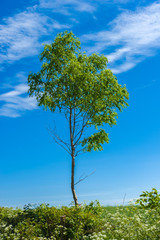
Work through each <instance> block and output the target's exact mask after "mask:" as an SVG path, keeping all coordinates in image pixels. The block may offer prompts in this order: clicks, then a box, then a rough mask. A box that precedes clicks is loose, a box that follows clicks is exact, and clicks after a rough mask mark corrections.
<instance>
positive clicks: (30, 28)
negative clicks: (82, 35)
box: [0, 6, 69, 64]
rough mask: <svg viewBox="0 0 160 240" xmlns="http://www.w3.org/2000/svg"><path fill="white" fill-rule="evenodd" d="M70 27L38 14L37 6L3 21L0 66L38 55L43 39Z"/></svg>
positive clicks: (0, 29) (0, 30)
mask: <svg viewBox="0 0 160 240" xmlns="http://www.w3.org/2000/svg"><path fill="white" fill-rule="evenodd" d="M68 27H69V26H68V25H65V24H60V23H59V22H57V21H55V20H54V19H51V18H50V17H48V16H45V15H43V14H40V13H38V10H37V7H36V6H35V7H33V8H28V9H27V10H26V11H24V12H21V13H19V14H16V15H14V16H13V17H8V18H5V19H3V24H1V25H0V64H2V63H4V62H7V63H8V62H10V63H11V62H14V61H16V60H20V59H22V58H24V57H28V56H33V55H35V54H37V53H38V50H39V48H40V47H41V46H42V41H44V38H43V40H42V37H44V36H46V35H49V34H51V32H53V31H54V30H57V29H58V30H59V29H63V28H65V29H66V28H68Z"/></svg>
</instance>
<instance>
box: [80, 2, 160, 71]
mask: <svg viewBox="0 0 160 240" xmlns="http://www.w3.org/2000/svg"><path fill="white" fill-rule="evenodd" d="M159 16H160V2H159V1H158V2H155V3H153V4H152V5H150V6H148V7H143V8H138V9H137V11H135V12H131V11H126V12H124V13H122V14H121V15H119V16H118V17H117V18H116V19H115V20H114V21H113V22H111V23H110V24H109V26H108V27H109V28H110V30H107V31H100V32H98V33H94V34H87V35H84V36H82V40H83V41H87V42H89V41H93V42H94V46H93V47H92V49H91V50H89V51H88V52H89V53H92V52H105V53H106V51H107V49H108V48H109V47H110V46H113V47H115V50H114V51H112V52H110V53H109V52H108V53H106V55H107V57H108V59H109V61H110V62H111V63H112V67H113V69H114V72H115V73H120V72H124V71H127V70H129V69H131V68H133V67H134V66H135V65H136V64H137V63H139V62H140V61H142V60H143V59H144V58H145V57H146V56H152V55H154V54H155V50H157V49H159V48H160V17H159ZM117 61H119V62H118V65H117Z"/></svg>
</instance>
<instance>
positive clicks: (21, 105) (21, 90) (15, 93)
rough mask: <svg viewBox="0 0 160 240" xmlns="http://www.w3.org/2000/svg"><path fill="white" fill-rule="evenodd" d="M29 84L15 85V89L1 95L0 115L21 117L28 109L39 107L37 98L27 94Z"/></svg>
mask: <svg viewBox="0 0 160 240" xmlns="http://www.w3.org/2000/svg"><path fill="white" fill-rule="evenodd" d="M27 91H28V86H27V85H26V84H19V85H17V86H15V87H14V90H12V91H9V92H6V93H4V94H1V95H0V102H1V104H2V107H1V108H0V116H6V117H13V118H14V117H19V116H21V114H22V113H23V112H24V111H26V110H33V109H36V108H37V102H36V99H35V98H33V97H28V96H26V93H27Z"/></svg>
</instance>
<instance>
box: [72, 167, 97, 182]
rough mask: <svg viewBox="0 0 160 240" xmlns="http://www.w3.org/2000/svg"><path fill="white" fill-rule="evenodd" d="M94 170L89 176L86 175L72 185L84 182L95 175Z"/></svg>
mask: <svg viewBox="0 0 160 240" xmlns="http://www.w3.org/2000/svg"><path fill="white" fill-rule="evenodd" d="M95 171H96V170H94V171H93V172H91V173H90V174H88V175H86V176H85V177H83V178H80V179H79V180H78V181H77V182H76V183H75V184H74V185H76V184H78V183H80V182H82V181H84V180H85V179H86V178H88V177H90V176H91V175H93V174H94V173H95Z"/></svg>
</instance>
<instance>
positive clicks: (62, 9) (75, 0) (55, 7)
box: [40, 0, 96, 15]
mask: <svg viewBox="0 0 160 240" xmlns="http://www.w3.org/2000/svg"><path fill="white" fill-rule="evenodd" d="M40 7H41V8H48V9H52V11H54V12H59V13H62V14H64V15H70V14H71V11H73V10H76V11H78V12H89V13H92V12H94V11H95V10H96V8H95V6H94V5H93V1H84V0H82V1H79V0H40Z"/></svg>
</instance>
